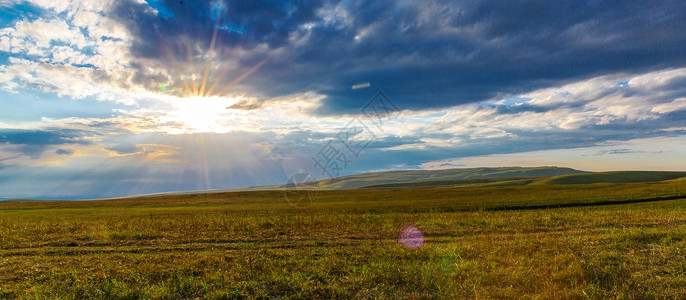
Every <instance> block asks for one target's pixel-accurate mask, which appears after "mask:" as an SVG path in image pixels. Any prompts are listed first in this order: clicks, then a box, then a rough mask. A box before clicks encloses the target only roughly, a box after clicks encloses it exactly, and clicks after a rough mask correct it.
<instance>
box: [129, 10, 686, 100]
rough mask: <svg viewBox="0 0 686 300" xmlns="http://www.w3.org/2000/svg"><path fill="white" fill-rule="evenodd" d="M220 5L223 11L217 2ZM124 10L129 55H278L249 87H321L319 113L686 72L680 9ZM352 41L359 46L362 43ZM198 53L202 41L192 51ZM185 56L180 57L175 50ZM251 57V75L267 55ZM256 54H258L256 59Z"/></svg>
mask: <svg viewBox="0 0 686 300" xmlns="http://www.w3.org/2000/svg"><path fill="white" fill-rule="evenodd" d="M220 3H221V4H220ZM160 5H161V6H162V7H164V10H165V11H167V13H159V14H157V15H156V14H154V13H153V11H152V9H151V8H150V7H147V6H145V5H140V4H136V3H133V2H121V3H120V5H119V7H118V8H117V9H116V15H117V16H118V17H119V19H120V20H121V21H122V22H124V23H125V24H126V25H127V27H128V28H129V29H130V30H131V31H132V33H133V34H134V35H136V37H137V38H136V39H135V41H136V42H135V44H134V45H133V50H134V51H133V52H134V53H135V54H137V55H140V56H143V57H151V58H156V57H160V53H162V52H164V51H161V48H167V49H185V48H186V46H185V45H186V44H188V43H196V42H197V43H198V44H197V45H201V46H200V47H199V48H198V49H204V48H203V47H206V46H207V45H209V39H210V36H211V32H212V31H213V28H214V20H219V21H218V24H219V27H220V28H221V30H220V31H219V38H218V47H219V48H221V47H224V46H228V47H239V48H243V49H253V48H254V47H255V45H257V44H260V43H263V44H266V45H267V46H268V47H269V49H270V50H272V51H273V50H278V52H274V53H275V54H273V57H272V58H271V59H270V61H269V63H267V64H266V65H265V66H264V67H263V68H262V69H261V70H260V71H259V74H258V75H256V76H252V77H251V78H249V79H248V80H246V81H245V82H244V84H245V85H244V86H243V88H246V89H248V90H252V91H253V92H255V93H257V94H258V95H260V96H261V97H262V98H268V97H274V96H283V95H285V94H291V93H299V92H305V91H309V90H314V91H316V92H319V93H322V94H324V95H326V96H327V98H326V99H325V100H324V101H325V104H326V105H325V106H324V107H323V108H322V109H321V110H320V113H324V114H330V113H337V112H340V111H346V112H352V110H354V109H355V108H357V107H358V106H359V102H360V101H359V100H357V99H358V98H357V97H358V96H357V93H356V91H354V90H352V89H351V88H350V87H351V85H352V84H355V83H358V82H360V81H365V82H367V81H368V82H370V83H371V84H372V87H373V88H381V89H383V90H385V91H387V92H389V93H394V94H397V95H399V96H398V97H397V98H396V99H397V101H399V102H401V103H400V104H402V106H403V107H405V108H412V109H426V108H436V107H446V106H453V105H457V104H462V103H469V102H477V101H482V100H484V99H488V98H491V97H495V96H500V95H506V94H516V93H523V92H527V91H531V90H534V89H538V88H542V87H548V86H553V85H559V84H561V83H565V82H569V81H574V80H579V79H581V78H588V77H591V76H597V75H601V74H609V73H613V72H627V73H639V72H644V71H648V70H653V69H659V68H665V67H681V66H684V65H686V54H685V53H686V51H683V49H684V48H685V46H686V34H684V31H683V28H686V2H683V1H596V0H594V1H561V0H560V1H548V0H546V1H542V0H541V1H509V0H502V1H479V2H476V3H472V2H454V1H431V2H417V3H409V4H407V3H400V2H396V1H375V2H366V1H343V2H340V3H337V2H331V1H316V2H315V1H292V2H288V1H286V2H282V1H278V2H277V1H228V2H226V1H225V2H217V1H213V2H210V1H184V2H183V4H181V3H180V2H179V1H161V2H159V3H158V4H157V6H158V7H160ZM356 37H358V39H357V40H356ZM194 45H195V44H194ZM179 51H181V50H179ZM253 54H254V55H255V56H256V57H255V58H250V57H245V58H244V60H243V61H242V63H244V64H245V67H249V66H251V65H254V64H255V63H256V62H257V61H259V59H261V57H263V56H264V55H265V53H253ZM258 57H259V58H258Z"/></svg>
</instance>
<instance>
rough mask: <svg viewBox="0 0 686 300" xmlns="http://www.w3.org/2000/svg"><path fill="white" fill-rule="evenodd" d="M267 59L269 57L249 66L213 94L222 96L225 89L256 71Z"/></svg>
mask: <svg viewBox="0 0 686 300" xmlns="http://www.w3.org/2000/svg"><path fill="white" fill-rule="evenodd" d="M268 60H269V58H265V59H264V60H263V61H261V62H259V63H258V64H256V65H254V66H253V67H252V68H250V69H249V70H248V71H246V72H245V73H243V74H242V75H241V76H238V78H236V79H234V81H231V82H230V83H229V84H228V85H226V86H225V87H224V88H222V89H221V90H219V92H217V93H216V94H214V95H215V96H220V97H221V96H224V93H226V91H228V90H229V89H230V88H232V87H233V86H234V85H236V84H238V83H239V82H241V81H243V79H245V78H247V77H248V76H250V75H251V74H252V73H255V71H257V70H258V69H260V68H261V67H262V66H263V65H264V64H265V63H267V61H268Z"/></svg>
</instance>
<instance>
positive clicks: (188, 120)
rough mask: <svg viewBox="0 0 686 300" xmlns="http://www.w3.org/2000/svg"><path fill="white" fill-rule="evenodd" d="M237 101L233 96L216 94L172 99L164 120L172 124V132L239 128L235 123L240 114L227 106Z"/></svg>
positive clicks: (169, 130) (218, 131) (215, 130)
mask: <svg viewBox="0 0 686 300" xmlns="http://www.w3.org/2000/svg"><path fill="white" fill-rule="evenodd" d="M236 102H237V100H236V99H233V98H227V97H216V96H215V97H190V98H175V99H170V100H169V104H170V105H171V109H170V111H169V112H168V113H167V115H166V116H164V117H163V118H162V121H164V122H168V123H169V124H170V125H171V126H169V127H168V130H167V132H168V133H170V134H180V133H196V132H215V133H225V132H229V131H232V130H236V129H237V128H238V127H236V126H235V125H234V124H233V123H234V121H235V119H236V118H237V117H239V116H238V115H237V114H236V113H235V112H233V111H230V110H227V109H226V107H227V106H230V105H232V104H234V103H236Z"/></svg>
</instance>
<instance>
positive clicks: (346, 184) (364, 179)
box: [314, 167, 587, 190]
mask: <svg viewBox="0 0 686 300" xmlns="http://www.w3.org/2000/svg"><path fill="white" fill-rule="evenodd" d="M584 173H587V172H585V171H579V170H574V169H571V168H559V167H532V168H522V167H501V168H462V169H446V170H413V171H392V172H378V173H367V174H358V175H348V176H341V177H336V178H333V179H327V180H320V181H318V182H316V183H315V184H314V185H315V186H317V187H319V188H322V189H327V190H328V189H331V190H337V189H355V188H361V187H368V186H371V185H379V184H391V183H407V182H419V181H443V180H459V179H485V178H513V177H514V178H521V177H550V176H560V175H570V174H584Z"/></svg>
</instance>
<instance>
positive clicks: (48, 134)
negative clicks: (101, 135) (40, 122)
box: [0, 129, 93, 158]
mask: <svg viewBox="0 0 686 300" xmlns="http://www.w3.org/2000/svg"><path fill="white" fill-rule="evenodd" d="M92 134H93V133H89V132H84V131H80V130H72V129H55V130H49V129H48V130H23V129H0V144H10V145H18V146H19V150H20V151H21V153H23V154H25V155H28V156H30V157H33V158H36V157H38V156H40V155H41V154H42V153H43V152H44V151H45V150H46V149H48V148H49V147H50V146H54V145H67V144H79V145H88V144H91V143H92V142H91V141H88V140H87V139H84V138H85V137H88V136H92ZM60 150H62V149H58V150H57V151H58V152H57V153H58V154H68V153H66V152H65V153H60ZM62 151H67V150H62Z"/></svg>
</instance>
